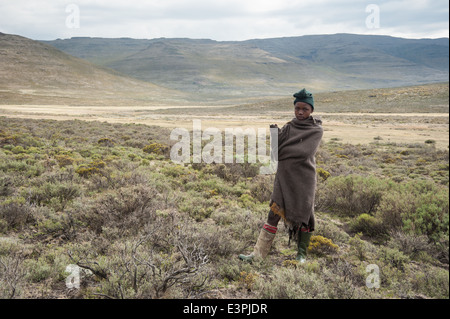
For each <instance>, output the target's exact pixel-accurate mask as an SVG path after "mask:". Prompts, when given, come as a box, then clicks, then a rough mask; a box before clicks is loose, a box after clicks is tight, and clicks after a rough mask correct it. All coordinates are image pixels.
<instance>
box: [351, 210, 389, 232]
mask: <svg viewBox="0 0 450 319" xmlns="http://www.w3.org/2000/svg"><path fill="white" fill-rule="evenodd" d="M350 229H351V230H352V231H353V232H355V233H359V232H362V233H363V234H364V235H367V236H370V237H374V238H380V237H383V236H384V235H386V229H385V227H384V225H383V223H382V221H381V220H379V219H378V218H376V217H374V216H371V215H369V214H361V215H359V216H358V217H357V218H356V219H354V220H352V221H351V222H350Z"/></svg>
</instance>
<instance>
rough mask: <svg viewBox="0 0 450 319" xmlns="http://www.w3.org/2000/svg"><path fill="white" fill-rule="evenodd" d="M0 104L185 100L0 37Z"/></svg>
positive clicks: (31, 42)
mask: <svg viewBox="0 0 450 319" xmlns="http://www.w3.org/2000/svg"><path fill="white" fill-rule="evenodd" d="M0 56H1V59H0V97H1V100H2V103H3V104H14V103H33V104H41V103H58V104H59V103H61V104H70V105H74V104H77V103H81V102H82V103H83V104H84V103H87V102H88V103H92V104H108V105H109V104H121V103H128V102H127V101H133V102H134V103H135V102H136V101H141V102H142V103H151V102H152V101H154V100H155V101H158V102H160V101H166V100H167V101H171V100H172V99H177V98H178V99H184V98H185V97H186V96H187V95H186V94H184V93H180V92H175V91H174V90H169V89H166V88H163V87H160V86H158V85H155V84H152V83H149V82H144V81H141V80H137V79H134V78H131V77H128V76H124V75H122V74H119V73H118V72H117V71H114V70H111V69H107V68H104V67H99V66H97V65H94V64H92V63H89V62H87V61H85V60H82V59H79V58H75V57H73V56H70V55H68V54H67V53H64V52H62V51H60V50H58V49H56V48H54V47H52V46H50V45H47V44H44V43H41V42H38V41H34V40H30V39H27V38H24V37H21V36H17V35H7V34H2V33H0Z"/></svg>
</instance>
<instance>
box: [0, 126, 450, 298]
mask: <svg viewBox="0 0 450 319" xmlns="http://www.w3.org/2000/svg"><path fill="white" fill-rule="evenodd" d="M169 133H170V131H169V130H166V129H162V128H158V127H152V126H145V125H135V124H108V123H105V122H90V123H88V122H84V121H78V120H77V121H51V120H20V119H12V118H2V117H0V297H1V298H117V299H122V298H217V299H220V298H276V299H285V298H294V299H303V298H333V299H347V298H448V297H449V272H448V262H449V259H448V239H449V234H448V222H449V219H448V208H449V204H448V182H449V170H448V160H449V154H448V149H447V150H439V149H437V148H435V147H434V144H433V143H431V142H429V143H428V142H427V143H421V144H417V143H416V144H398V143H384V142H383V141H381V140H380V141H374V143H371V144H370V145H349V144H342V143H339V142H338V141H330V142H329V143H323V144H322V145H321V147H320V150H319V153H318V154H317V164H318V169H317V172H318V181H319V183H318V189H317V196H316V215H317V225H318V227H317V230H316V231H315V233H314V237H313V238H312V242H311V245H310V247H309V256H310V258H309V262H308V263H306V264H304V265H299V264H297V263H296V261H295V260H294V259H295V253H296V252H295V249H294V247H288V246H287V241H288V236H287V230H286V229H285V228H284V227H283V226H282V225H280V231H279V233H278V234H277V237H276V240H275V243H274V246H273V248H272V250H271V253H270V254H269V256H268V258H267V259H266V260H264V261H259V262H255V263H253V264H247V263H243V262H241V261H240V260H238V258H237V255H238V254H239V253H242V252H250V251H251V249H252V247H253V245H254V243H255V241H256V238H257V236H258V233H259V231H260V229H261V226H262V224H263V222H264V221H265V219H266V216H267V213H268V199H269V196H270V193H271V189H272V183H273V177H274V176H273V175H259V174H258V172H259V170H258V164H252V165H250V164H245V165H241V164H227V165H223V164H213V165H206V164H196V165H186V166H180V165H176V164H174V163H173V162H171V161H170V160H169V159H168V150H169V148H168V147H170V145H171V143H173V141H172V142H171V141H169V140H168V138H169ZM69 265H77V266H78V267H80V269H81V270H82V271H81V272H80V273H81V286H80V289H74V288H72V289H69V288H68V287H67V286H66V280H67V278H70V277H69V276H70V275H71V274H72V273H71V270H70V269H71V268H67V267H68V266H69ZM369 265H372V266H370V267H373V265H376V266H377V267H378V269H379V271H380V273H379V275H380V287H379V288H370V287H368V286H367V285H366V280H367V278H368V276H369V273H370V272H368V269H372V268H370V267H369ZM368 267H369V268H368ZM69 284H70V282H69Z"/></svg>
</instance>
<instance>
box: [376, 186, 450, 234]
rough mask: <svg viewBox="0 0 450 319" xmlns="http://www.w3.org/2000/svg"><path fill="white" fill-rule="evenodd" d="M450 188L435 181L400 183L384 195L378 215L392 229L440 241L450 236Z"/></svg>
mask: <svg viewBox="0 0 450 319" xmlns="http://www.w3.org/2000/svg"><path fill="white" fill-rule="evenodd" d="M448 195H449V194H448V188H447V187H444V186H439V185H436V184H434V183H433V182H431V181H418V182H408V183H403V184H399V185H397V187H396V188H395V189H393V190H392V191H391V192H389V193H387V194H385V195H384V196H383V201H382V202H381V204H380V207H379V208H378V211H377V216H378V217H379V218H380V219H381V220H382V222H383V224H384V225H385V226H387V227H390V228H391V229H401V230H403V231H405V232H410V233H413V234H416V235H426V236H427V237H428V238H429V239H430V240H431V241H433V242H434V243H437V242H439V241H441V240H442V239H443V238H444V237H447V238H448V235H449V215H448V212H449V199H448Z"/></svg>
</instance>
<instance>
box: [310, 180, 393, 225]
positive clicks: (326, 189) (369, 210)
mask: <svg viewBox="0 0 450 319" xmlns="http://www.w3.org/2000/svg"><path fill="white" fill-rule="evenodd" d="M391 187H392V183H391V182H389V181H388V180H380V179H378V178H375V177H363V176H359V175H349V176H337V177H329V178H328V179H327V180H326V181H325V182H324V183H321V187H319V188H318V190H317V195H316V205H317V207H318V209H323V210H328V211H331V212H334V213H337V214H339V215H342V216H351V217H354V216H358V215H361V214H373V213H374V212H375V211H376V210H377V208H378V206H379V205H380V202H381V198H382V196H383V194H384V193H385V192H386V191H387V190H389V189H390V188H391Z"/></svg>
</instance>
